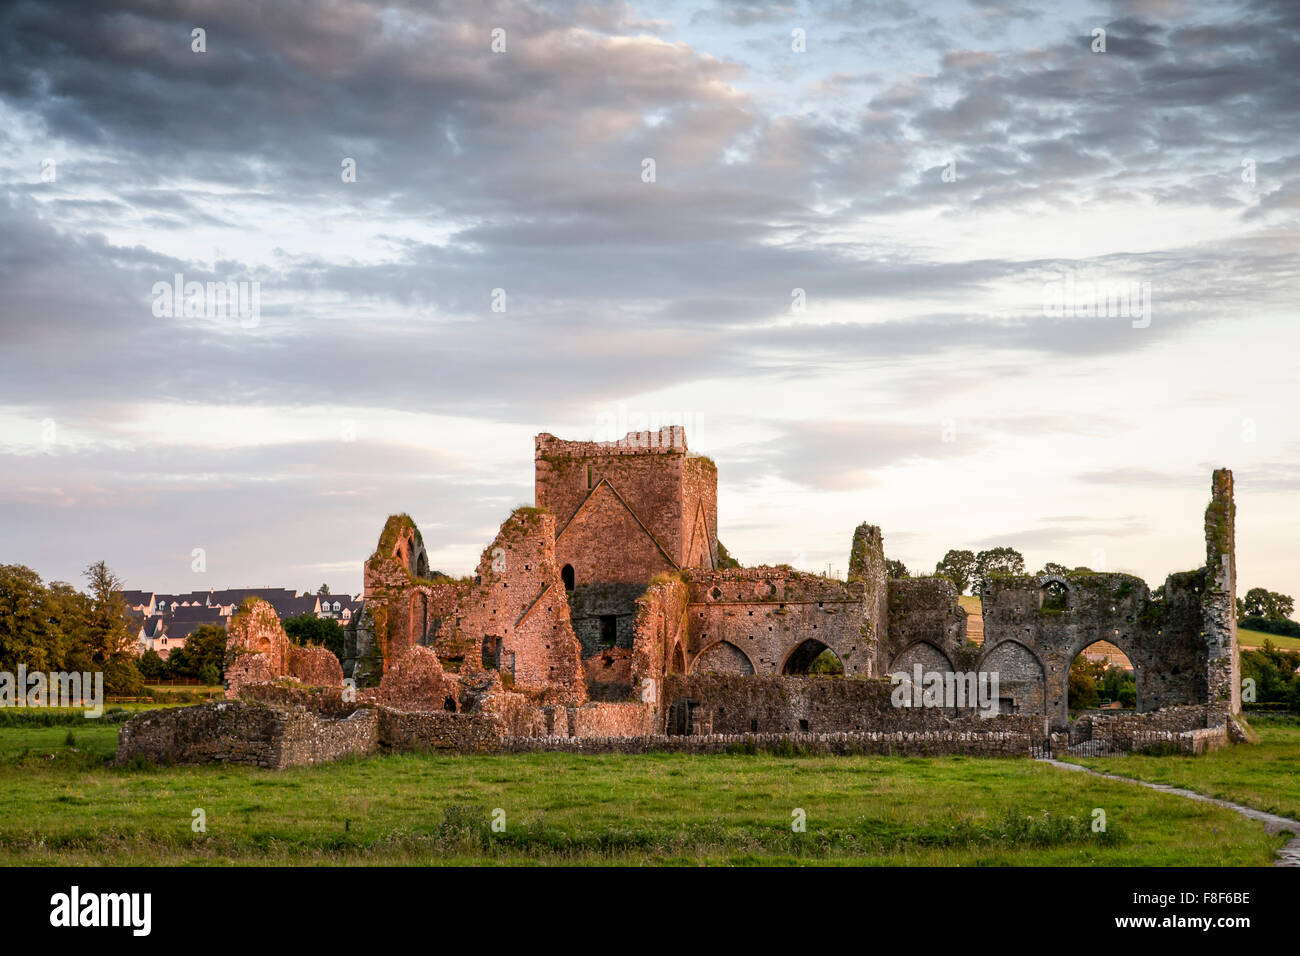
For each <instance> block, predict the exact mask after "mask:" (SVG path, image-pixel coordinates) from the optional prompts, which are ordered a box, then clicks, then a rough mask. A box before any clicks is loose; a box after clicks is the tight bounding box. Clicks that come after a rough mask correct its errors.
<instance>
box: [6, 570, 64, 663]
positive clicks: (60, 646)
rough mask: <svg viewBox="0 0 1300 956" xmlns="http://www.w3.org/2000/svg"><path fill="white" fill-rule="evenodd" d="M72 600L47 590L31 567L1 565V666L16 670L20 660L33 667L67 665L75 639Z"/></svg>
mask: <svg viewBox="0 0 1300 956" xmlns="http://www.w3.org/2000/svg"><path fill="white" fill-rule="evenodd" d="M69 590H71V589H69ZM74 593H75V592H74ZM82 597H83V598H84V595H82ZM71 603H72V602H70V601H68V600H67V599H66V595H64V596H62V597H60V596H59V595H55V594H53V593H51V592H50V591H49V590H47V589H46V587H45V585H44V584H42V583H41V577H40V575H39V574H37V573H36V572H35V571H33V570H32V569H31V568H28V567H24V566H23V565H21V564H5V565H0V670H4V671H8V672H9V673H11V674H12V673H14V672H15V671H17V669H18V665H19V664H24V665H26V667H27V669H28V670H29V671H51V670H64V669H66V668H65V667H64V664H65V663H66V662H67V659H68V655H69V652H70V651H71V649H72V645H73V642H74V638H73V636H72V634H71V633H70V632H69V628H68V624H69V621H68V620H67V619H68V617H69V616H70V612H71V610H72V608H71V607H70V605H71Z"/></svg>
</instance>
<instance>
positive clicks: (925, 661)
mask: <svg viewBox="0 0 1300 956" xmlns="http://www.w3.org/2000/svg"><path fill="white" fill-rule="evenodd" d="M917 664H920V665H921V670H922V671H924V672H926V673H928V672H930V671H938V672H939V673H947V672H948V671H950V670H952V661H950V660H948V655H947V654H945V653H944V652H943V651H941V650H939V648H937V647H935V646H934V645H933V644H931V643H930V642H929V641H917V642H916V643H915V644H909V645H908V646H907V647H905V648H903V650H901V651H900V652H899V653H898V656H897V657H895V658H894V659H893V661H892V662H891V663H890V665H889V668H888V670H887V673H889V674H905V675H907V676H908V677H911V676H912V673H913V670H914V669H915V667H916V665H917Z"/></svg>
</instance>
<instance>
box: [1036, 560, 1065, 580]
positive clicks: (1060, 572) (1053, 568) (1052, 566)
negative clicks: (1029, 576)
mask: <svg viewBox="0 0 1300 956" xmlns="http://www.w3.org/2000/svg"><path fill="white" fill-rule="evenodd" d="M1069 573H1070V569H1069V568H1067V567H1066V566H1065V565H1063V564H1057V563H1056V562H1055V561H1048V562H1047V563H1046V564H1044V565H1043V570H1041V571H1039V572H1038V576H1039V577H1043V576H1045V575H1055V576H1056V577H1063V576H1065V575H1067V574H1069Z"/></svg>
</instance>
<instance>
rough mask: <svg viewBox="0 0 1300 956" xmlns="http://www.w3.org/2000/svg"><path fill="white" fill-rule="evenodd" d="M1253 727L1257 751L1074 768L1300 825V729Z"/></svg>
mask: <svg viewBox="0 0 1300 956" xmlns="http://www.w3.org/2000/svg"><path fill="white" fill-rule="evenodd" d="M1250 722H1251V726H1252V727H1254V728H1255V730H1256V731H1258V732H1259V736H1260V743H1259V744H1258V745H1257V746H1252V747H1228V748H1226V749H1224V750H1216V751H1215V752H1213V753H1209V754H1206V755H1205V756H1203V757H1142V756H1129V757H1108V758H1105V759H1101V760H1098V759H1093V760H1078V761H1075V762H1076V763H1081V764H1083V765H1085V766H1088V767H1091V768H1093V769H1094V770H1104V771H1106V772H1108V773H1117V774H1121V775H1123V776H1126V777H1135V778H1137V779H1139V780H1150V781H1152V782H1153V783H1167V784H1170V785H1172V786H1176V787H1183V788H1184V789H1187V790H1193V791H1195V792H1196V793H1202V794H1205V795H1206V796H1207V797H1219V798H1221V799H1223V800H1232V801H1234V802H1236V803H1241V804H1245V805H1246V806H1248V807H1254V808H1255V809H1256V810H1265V811H1268V812H1269V813H1277V814H1280V815H1281V816H1284V817H1290V818H1292V819H1294V820H1300V723H1296V722H1294V721H1292V720H1286V719H1285V718H1269V717H1263V716H1259V715H1252V716H1251V717H1250Z"/></svg>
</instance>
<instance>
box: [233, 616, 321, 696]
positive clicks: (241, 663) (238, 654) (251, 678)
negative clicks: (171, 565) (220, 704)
mask: <svg viewBox="0 0 1300 956" xmlns="http://www.w3.org/2000/svg"><path fill="white" fill-rule="evenodd" d="M285 677H287V678H290V679H292V680H295V681H298V682H299V683H302V684H307V685H310V686H319V687H341V686H342V684H343V668H342V667H341V666H340V665H339V661H338V658H337V657H335V656H334V654H333V653H332V652H331V651H329V650H327V649H326V648H323V647H294V646H293V645H292V644H290V643H289V636H288V635H287V634H285V632H284V627H283V625H281V623H280V618H279V615H277V614H276V613H275V608H273V607H272V606H271V605H270V604H269V603H267V602H266V601H263V600H262V599H261V598H249V599H248V600H247V601H245V602H244V603H243V604H242V605H241V606H240V608H239V610H238V611H236V612H235V613H234V614H233V615H232V616H231V618H230V630H229V636H228V637H227V639H226V696H227V697H230V698H235V697H240V696H242V692H243V690H244V688H245V687H247V686H249V685H250V684H262V683H269V682H271V681H277V680H280V679H281V678H285Z"/></svg>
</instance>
